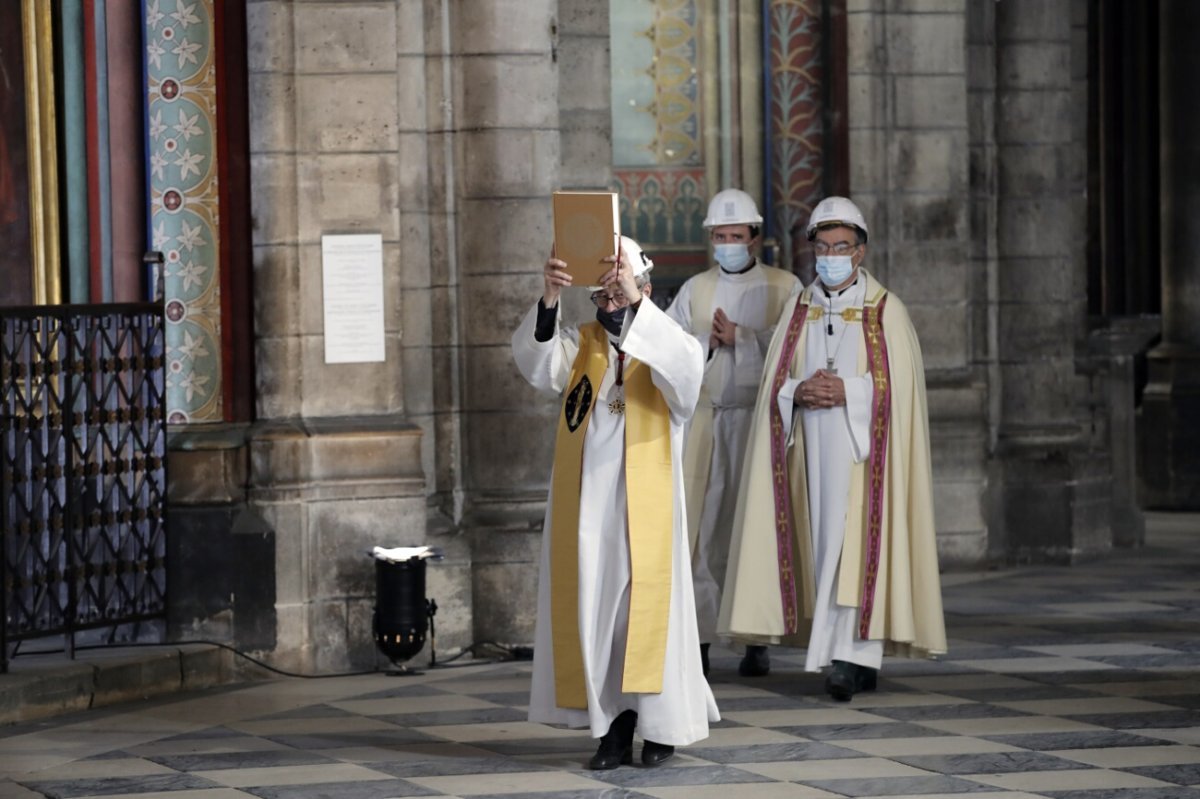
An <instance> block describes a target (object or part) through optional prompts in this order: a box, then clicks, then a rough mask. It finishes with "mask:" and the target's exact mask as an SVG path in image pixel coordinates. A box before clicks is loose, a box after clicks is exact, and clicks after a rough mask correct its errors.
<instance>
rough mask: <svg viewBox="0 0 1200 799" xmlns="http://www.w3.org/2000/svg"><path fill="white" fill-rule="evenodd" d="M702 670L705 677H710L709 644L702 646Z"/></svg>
mask: <svg viewBox="0 0 1200 799" xmlns="http://www.w3.org/2000/svg"><path fill="white" fill-rule="evenodd" d="M700 668H701V669H703V670H704V676H705V677H707V676H708V644H700Z"/></svg>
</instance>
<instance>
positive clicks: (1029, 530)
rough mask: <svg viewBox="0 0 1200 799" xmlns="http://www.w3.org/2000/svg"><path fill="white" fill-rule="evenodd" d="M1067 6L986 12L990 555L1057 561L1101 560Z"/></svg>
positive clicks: (1041, 4)
mask: <svg viewBox="0 0 1200 799" xmlns="http://www.w3.org/2000/svg"><path fill="white" fill-rule="evenodd" d="M1071 10H1072V4H1071V2H1070V0H1004V2H1002V3H997V4H996V6H995V13H996V64H997V66H996V98H997V107H996V145H997V156H998V173H997V229H998V236H997V245H998V259H997V280H996V285H997V294H996V299H997V300H998V342H997V348H998V369H997V372H998V378H999V385H993V386H992V389H991V390H992V391H995V392H999V393H1000V396H999V416H998V429H997V443H996V456H997V461H996V464H997V470H998V474H997V475H996V478H997V483H998V486H997V490H998V496H997V503H998V504H997V520H996V521H997V522H998V526H999V527H1000V529H1001V530H1002V531H1003V534H1004V536H1003V539H1002V540H1001V539H998V540H997V542H996V544H997V546H996V549H998V550H999V551H1000V552H1002V553H1003V554H1005V555H1007V556H1008V557H1009V558H1016V559H1035V560H1056V561H1069V560H1072V559H1074V558H1076V557H1079V556H1082V555H1086V554H1088V553H1092V552H1096V551H1100V550H1104V549H1107V548H1108V547H1109V546H1110V544H1111V537H1110V534H1109V529H1108V508H1109V503H1108V485H1109V484H1108V479H1109V478H1108V467H1107V453H1106V452H1103V451H1100V452H1097V451H1093V450H1090V449H1089V440H1088V437H1087V436H1086V435H1085V425H1084V423H1083V419H1084V413H1083V403H1084V399H1085V398H1086V396H1087V383H1086V380H1085V379H1084V378H1082V377H1081V376H1079V375H1077V373H1076V352H1075V346H1076V343H1077V342H1079V341H1081V340H1083V337H1084V336H1083V334H1084V325H1085V314H1086V307H1085V303H1086V299H1085V298H1086V292H1085V290H1084V280H1085V272H1084V268H1083V263H1082V261H1081V255H1080V254H1081V252H1082V250H1083V233H1084V230H1083V215H1084V205H1083V203H1084V199H1083V184H1082V180H1081V175H1080V174H1079V173H1078V170H1077V169H1076V165H1075V164H1074V163H1073V162H1072V158H1073V157H1075V154H1076V153H1077V152H1078V151H1081V150H1082V147H1083V142H1082V141H1077V140H1076V136H1077V131H1076V130H1075V129H1074V127H1073V122H1072V120H1073V119H1074V118H1076V117H1080V116H1085V115H1086V108H1085V107H1078V105H1077V104H1076V103H1074V102H1073V99H1072V82H1071V70H1070V56H1071Z"/></svg>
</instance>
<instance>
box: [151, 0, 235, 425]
mask: <svg viewBox="0 0 1200 799" xmlns="http://www.w3.org/2000/svg"><path fill="white" fill-rule="evenodd" d="M145 23H146V37H145V41H146V74H147V87H146V88H147V108H148V115H147V116H148V125H149V129H148V133H149V139H148V141H149V164H148V165H147V172H148V175H149V182H150V224H151V229H152V230H153V248H154V249H155V250H159V251H161V252H162V253H164V255H165V256H166V266H165V269H164V275H163V276H164V285H163V294H164V300H165V313H166V319H167V324H166V343H167V392H166V393H167V413H168V416H167V420H168V422H170V423H172V424H185V423H188V422H219V421H222V420H223V412H222V402H221V392H222V385H221V347H220V343H221V337H220V324H221V288H220V274H219V272H220V270H219V259H218V245H219V241H218V202H217V138H216V135H217V130H216V127H217V114H216V107H217V106H216V100H217V80H216V61H215V52H214V51H215V46H214V44H215V35H214V32H215V24H214V15H213V0H148V2H147V3H146V13H145Z"/></svg>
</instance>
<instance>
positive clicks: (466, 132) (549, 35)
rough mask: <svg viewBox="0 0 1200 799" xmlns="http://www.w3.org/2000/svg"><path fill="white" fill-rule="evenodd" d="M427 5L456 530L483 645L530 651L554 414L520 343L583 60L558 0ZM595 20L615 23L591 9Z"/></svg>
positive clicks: (538, 282)
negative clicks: (450, 361)
mask: <svg viewBox="0 0 1200 799" xmlns="http://www.w3.org/2000/svg"><path fill="white" fill-rule="evenodd" d="M428 5H429V6H439V5H440V6H442V7H447V8H449V9H450V13H451V16H450V18H449V20H448V23H449V24H448V28H447V29H446V31H445V41H448V42H449V45H450V48H451V49H450V51H449V53H448V57H449V58H451V59H452V60H453V64H454V70H453V75H452V78H453V80H452V84H451V86H450V90H451V92H452V94H451V95H450V96H449V97H443V98H442V102H449V103H450V104H451V107H452V108H453V109H454V114H453V119H452V125H453V130H454V133H453V147H452V149H449V150H448V151H446V152H445V153H443V154H442V157H445V158H453V159H454V160H453V168H452V169H451V170H449V171H446V172H444V175H445V178H446V181H445V183H444V190H445V191H446V192H447V193H448V200H447V202H448V204H449V205H451V206H452V207H453V208H454V209H455V211H456V214H457V218H456V219H455V225H456V229H457V235H456V236H455V237H453V238H449V240H448V245H449V246H453V247H455V249H454V250H453V251H451V252H450V253H448V255H447V270H446V272H445V275H444V280H445V283H446V285H447V286H448V287H449V288H448V297H447V301H449V302H454V303H455V304H456V307H457V309H458V314H459V315H458V316H456V318H455V321H456V326H455V327H454V328H453V329H451V330H447V331H445V333H444V335H445V336H447V337H448V340H450V341H454V342H456V345H455V348H456V351H457V364H456V366H457V370H456V372H455V373H454V374H455V376H456V379H458V380H460V381H461V383H460V384H459V386H458V388H457V389H456V392H457V397H456V398H454V402H453V403H451V402H449V401H448V402H447V404H446V406H445V409H446V411H447V412H457V413H459V414H460V416H459V423H458V428H457V429H458V435H459V438H458V441H459V449H458V453H459V459H460V460H459V461H458V463H457V464H456V466H457V468H459V469H460V470H461V471H460V474H461V477H460V479H459V482H458V486H457V489H458V490H459V491H461V496H462V502H461V505H460V512H461V517H460V519H458V522H459V524H461V526H462V529H464V530H465V531H467V533H468V536H469V540H470V541H471V545H472V564H473V579H472V591H473V595H474V596H475V597H476V601H475V603H474V629H475V637H476V639H477V640H493V641H500V642H507V643H529V642H531V641H532V640H533V624H532V620H533V612H534V608H536V606H537V602H536V596H537V577H536V574H537V571H536V560H537V558H536V553H537V551H538V546H539V544H540V540H541V516H542V512H543V510H544V504H543V503H544V502H545V485H546V483H547V480H548V477H549V463H550V460H549V458H548V457H546V455H547V454H548V453H549V451H550V449H551V448H552V447H553V429H552V425H553V421H552V420H553V411H552V410H550V408H551V407H552V405H553V403H552V401H551V400H550V398H547V397H544V396H538V395H536V394H535V393H534V392H533V391H532V390H531V389H530V388H529V386H528V385H527V384H526V383H525V381H524V379H523V378H522V377H521V376H520V374H519V373H518V372H517V370H516V367H515V365H514V364H513V359H512V350H511V344H510V342H511V338H512V333H513V331H514V330H515V329H516V327H517V324H518V323H519V321H520V319H521V317H522V316H523V315H524V314H525V312H526V311H528V310H529V308H530V306H531V305H532V304H533V303H534V302H535V301H536V300H537V298H538V297H539V296H541V291H542V278H541V274H542V264H543V263H544V261H545V259H546V256H547V255H548V254H549V247H550V241H551V238H552V235H551V229H552V228H551V224H550V221H551V212H550V207H551V204H550V195H551V193H552V192H553V191H554V190H555V189H557V188H559V187H560V185H561V183H560V180H561V178H560V167H559V165H560V162H561V161H560V158H561V155H560V150H561V145H560V131H559V105H558V101H559V97H558V75H559V69H560V66H561V65H563V64H565V63H567V62H568V61H570V62H571V63H579V62H578V61H577V59H579V58H580V57H581V54H580V53H578V52H575V51H572V52H571V53H566V52H563V51H561V50H559V49H557V48H556V43H557V35H558V33H559V30H558V20H557V10H558V5H559V4H558V2H557V0H497V1H496V2H487V3H480V2H475V0H453V2H441V3H428ZM591 14H592V15H596V16H599V17H600V18H601V19H605V20H606V19H607V15H606V14H604V15H597V12H596V7H595V5H594V4H593V7H592V9H591ZM591 79H592V80H597V81H598V79H597V77H596V76H595V74H592V75H591ZM434 162H435V163H437V168H439V169H443V170H444V169H445V168H444V166H443V165H442V164H441V163H438V162H437V159H434ZM451 266H452V267H453V268H450V267H451ZM439 268H440V265H438V264H437V263H436V262H435V265H434V269H435V273H436V272H437V270H438V269H439ZM447 394H448V396H447V400H450V399H452V398H451V397H450V396H449V394H450V392H447ZM439 402H440V400H439ZM547 411H548V412H547ZM501 597H502V598H503V599H502V600H499V598H501ZM498 600H499V601H498Z"/></svg>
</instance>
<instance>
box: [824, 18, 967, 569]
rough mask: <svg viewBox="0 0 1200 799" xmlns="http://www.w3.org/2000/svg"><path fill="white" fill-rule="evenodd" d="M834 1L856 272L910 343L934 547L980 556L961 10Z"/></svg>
mask: <svg viewBox="0 0 1200 799" xmlns="http://www.w3.org/2000/svg"><path fill="white" fill-rule="evenodd" d="M883 5H884V4H882V3H874V4H872V3H866V2H851V3H849V4H848V6H847V8H848V15H847V16H848V19H847V28H848V45H849V46H848V56H849V80H848V83H849V97H850V108H849V126H850V188H851V197H852V198H853V199H854V200H855V202H857V203H858V205H859V207H860V208H861V209H862V210H863V213H864V214H865V215H866V218H867V223H868V225H869V226H870V228H871V237H870V241H869V243H868V254H867V260H866V266H867V268H868V269H869V270H871V272H872V273H873V274H874V275H876V276H877V277H879V278H880V279H881V280H882V281H883V282H884V284H885V285H886V286H887V287H888V288H889V289H890V290H892V291H894V292H895V293H896V296H898V297H899V298H900V299H901V300H903V301H904V303H905V305H906V306H907V307H908V310H909V313H910V315H911V316H912V319H913V323H914V325H915V326H916V328H917V334H918V336H919V338H920V341H921V349H922V353H923V355H924V361H925V370H926V385H927V388H928V398H929V413H930V439H931V446H932V448H933V453H932V454H933V472H934V473H933V477H934V503H935V512H936V522H937V529H938V551H939V554H940V557H941V559H942V561H943V562H945V563H954V562H960V563H961V562H976V561H978V560H980V559H981V558H982V557H983V556H984V555H985V553H986V550H987V538H988V530H987V526H986V524H985V521H984V513H983V501H984V491H985V485H986V472H985V466H984V464H985V460H986V444H987V437H986V426H985V424H984V419H985V417H984V405H985V403H984V391H985V382H984V380H983V378H982V377H981V375H980V374H979V372H978V370H977V369H976V367H975V366H974V364H973V356H974V353H973V351H972V341H973V333H974V330H975V328H976V327H977V325H976V322H975V320H976V316H977V315H981V314H982V313H983V310H982V309H981V308H980V307H978V306H975V305H973V304H972V303H971V302H970V301H969V300H970V297H971V293H970V292H971V286H972V279H973V274H974V273H973V264H972V262H971V260H970V255H971V250H970V242H971V240H972V239H971V236H972V230H971V226H970V225H971V217H970V215H969V208H970V181H971V174H970V160H969V156H970V149H969V148H970V144H971V134H972V130H971V128H970V124H969V123H970V119H971V118H970V116H969V114H968V97H969V93H968V87H969V85H970V84H969V73H968V68H969V64H968V61H967V53H968V47H967V33H968V26H967V14H966V13H965V11H964V9H963V8H962V4H961V3H954V2H949V3H921V2H893V3H889V4H887V10H883V9H882V8H881V7H882V6H883Z"/></svg>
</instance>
